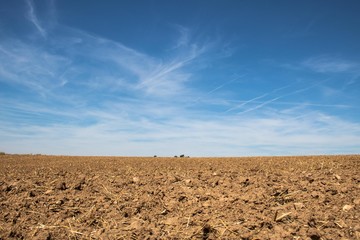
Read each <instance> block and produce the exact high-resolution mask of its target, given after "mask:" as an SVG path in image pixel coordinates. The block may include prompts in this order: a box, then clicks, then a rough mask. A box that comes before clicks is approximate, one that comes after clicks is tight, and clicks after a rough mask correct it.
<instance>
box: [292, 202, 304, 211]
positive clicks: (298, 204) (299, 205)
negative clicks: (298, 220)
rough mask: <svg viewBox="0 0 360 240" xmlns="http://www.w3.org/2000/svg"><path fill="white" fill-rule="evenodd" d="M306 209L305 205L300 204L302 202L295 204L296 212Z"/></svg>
mask: <svg viewBox="0 0 360 240" xmlns="http://www.w3.org/2000/svg"><path fill="white" fill-rule="evenodd" d="M304 207H305V206H304V204H303V203H300V202H298V203H294V208H295V209H296V210H299V209H302V208H304Z"/></svg>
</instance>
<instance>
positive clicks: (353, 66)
mask: <svg viewBox="0 0 360 240" xmlns="http://www.w3.org/2000/svg"><path fill="white" fill-rule="evenodd" d="M302 65H303V66H304V67H306V68H309V69H311V70H313V71H315V72H319V73H342V72H354V71H357V72H359V71H360V64H359V63H356V62H352V61H348V60H344V59H340V58H334V57H326V56H319V57H312V58H309V59H306V60H305V61H303V62H302Z"/></svg>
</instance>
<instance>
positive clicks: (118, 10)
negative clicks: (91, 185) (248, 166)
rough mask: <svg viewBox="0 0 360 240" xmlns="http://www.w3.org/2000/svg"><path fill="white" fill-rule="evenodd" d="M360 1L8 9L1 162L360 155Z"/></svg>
mask: <svg viewBox="0 0 360 240" xmlns="http://www.w3.org/2000/svg"><path fill="white" fill-rule="evenodd" d="M359 12H360V2H359V1H357V0H354V1H351V0H346V1H343V0H331V1H328V0H316V1H314V0H304V1H288V0H274V1H267V0H251V1H250V0H225V1H220V0H216V1H214V0H206V1H205V0H191V1H190V0H189V1H188V0H185V1H174V0H148V1H145V0H143V1H140V0H121V1H117V0H107V1H95V0H77V1H72V0H61V1H60V0H59V1H54V0H13V1H1V2H0V151H3V152H6V153H19V154H21V153H33V154H54V155H106V156H109V155H110V156H153V155H157V156H174V155H180V154H185V155H189V156H209V157H220V156H263V155H269V156H274V155H317V154H359V153H360V27H359V26H360V14H359Z"/></svg>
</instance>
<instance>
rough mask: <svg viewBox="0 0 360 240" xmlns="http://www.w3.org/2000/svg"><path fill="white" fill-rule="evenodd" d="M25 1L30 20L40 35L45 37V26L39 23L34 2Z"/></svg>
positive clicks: (30, 0)
mask: <svg viewBox="0 0 360 240" xmlns="http://www.w3.org/2000/svg"><path fill="white" fill-rule="evenodd" d="M26 3H27V5H28V13H27V16H28V18H29V20H30V22H31V23H32V24H33V25H34V26H35V28H36V29H37V31H38V32H39V33H40V34H41V36H42V37H44V38H46V36H47V32H46V30H45V28H43V26H42V25H41V24H40V21H39V19H38V17H37V15H36V12H35V7H34V3H33V1H32V0H26Z"/></svg>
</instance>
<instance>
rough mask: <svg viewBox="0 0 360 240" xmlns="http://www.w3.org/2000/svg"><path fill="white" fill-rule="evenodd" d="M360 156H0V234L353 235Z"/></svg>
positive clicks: (357, 223)
mask: <svg viewBox="0 0 360 240" xmlns="http://www.w3.org/2000/svg"><path fill="white" fill-rule="evenodd" d="M359 173H360V156H359V155H353V156H314V157H258V158H125V157H63V156H36V155H4V156H0V239H360V211H359V210H360V174H359Z"/></svg>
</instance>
